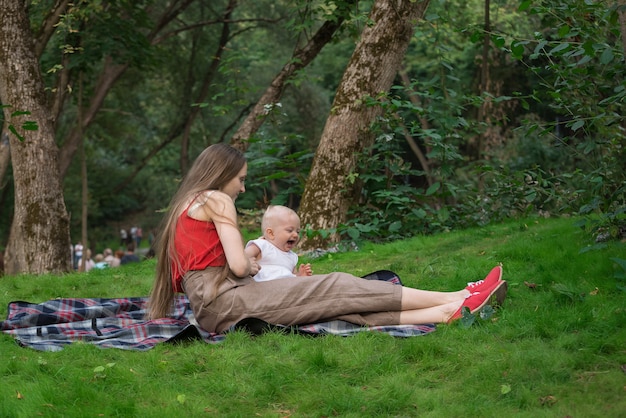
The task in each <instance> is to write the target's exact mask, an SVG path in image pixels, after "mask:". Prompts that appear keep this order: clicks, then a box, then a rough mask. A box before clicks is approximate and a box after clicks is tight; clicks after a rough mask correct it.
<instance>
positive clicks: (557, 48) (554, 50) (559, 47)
mask: <svg viewBox="0 0 626 418" xmlns="http://www.w3.org/2000/svg"><path fill="white" fill-rule="evenodd" d="M568 48H569V42H563V43H560V44H558V45H557V46H555V47H554V48H552V49H551V50H550V55H553V54H555V53H557V52H560V51H564V50H566V49H568Z"/></svg>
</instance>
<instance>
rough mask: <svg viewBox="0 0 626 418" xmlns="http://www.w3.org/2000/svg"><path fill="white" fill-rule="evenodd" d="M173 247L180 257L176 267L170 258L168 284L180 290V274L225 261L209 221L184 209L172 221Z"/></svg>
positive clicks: (218, 239) (217, 237) (213, 226)
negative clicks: (169, 282)
mask: <svg viewBox="0 0 626 418" xmlns="http://www.w3.org/2000/svg"><path fill="white" fill-rule="evenodd" d="M174 247H175V249H176V253H177V254H178V258H179V260H180V269H179V267H178V265H177V264H176V263H175V262H174V261H172V286H173V287H174V291H175V292H183V288H182V281H183V276H184V275H185V273H187V272H188V271H192V270H204V269H205V268H207V267H221V266H224V265H225V264H226V255H225V254H224V247H222V243H221V241H220V238H219V236H218V235H217V230H216V229H215V224H214V223H213V222H206V221H199V220H197V219H194V218H191V217H189V216H187V211H186V210H185V211H184V212H183V214H182V215H181V216H180V218H178V222H177V223H176V236H175V238H174Z"/></svg>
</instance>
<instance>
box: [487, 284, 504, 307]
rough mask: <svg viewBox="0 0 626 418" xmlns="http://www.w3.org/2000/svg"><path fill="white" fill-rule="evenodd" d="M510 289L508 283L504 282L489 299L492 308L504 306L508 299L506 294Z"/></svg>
mask: <svg viewBox="0 0 626 418" xmlns="http://www.w3.org/2000/svg"><path fill="white" fill-rule="evenodd" d="M508 288H509V285H508V283H507V282H506V281H505V280H502V285H501V286H499V287H498V288H497V289H496V290H495V291H494V292H493V293H492V294H491V297H490V298H489V301H490V304H491V306H493V307H494V308H496V307H498V306H502V305H503V304H504V299H506V292H507V290H508Z"/></svg>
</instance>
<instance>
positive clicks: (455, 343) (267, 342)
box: [0, 219, 626, 418]
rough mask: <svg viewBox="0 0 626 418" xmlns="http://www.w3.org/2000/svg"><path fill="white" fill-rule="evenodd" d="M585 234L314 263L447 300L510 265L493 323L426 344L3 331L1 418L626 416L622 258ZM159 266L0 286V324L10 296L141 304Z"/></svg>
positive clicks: (540, 233)
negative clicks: (119, 339)
mask: <svg viewBox="0 0 626 418" xmlns="http://www.w3.org/2000/svg"><path fill="white" fill-rule="evenodd" d="M588 239H589V238H588V236H587V235H585V234H584V233H583V232H582V231H581V230H580V229H577V228H575V227H574V226H573V220H572V219H559V220H554V219H550V220H545V219H539V220H535V219H527V220H523V221H510V222H507V223H504V224H501V225H491V226H488V227H484V228H480V229H472V230H468V231H460V232H451V233H447V234H440V235H436V236H431V237H417V238H414V239H410V240H405V241H401V242H395V243H390V244H385V245H374V244H364V245H362V247H361V248H360V251H358V252H350V253H341V254H331V255H327V256H324V257H322V258H320V259H316V260H311V262H312V263H313V266H314V271H315V272H317V273H323V272H329V271H332V270H341V271H347V272H350V273H353V274H356V275H362V274H365V273H368V272H371V271H373V270H378V269H390V270H394V271H396V272H397V273H398V274H399V275H400V277H402V279H403V281H404V282H405V283H406V284H408V285H411V286H417V287H421V288H426V289H438V290H452V289H458V288H461V287H463V286H464V285H465V284H466V282H467V281H473V280H477V279H480V278H482V277H483V276H484V275H485V274H486V273H487V272H488V271H489V270H490V269H491V267H493V266H494V265H496V264H499V263H502V264H503V266H504V278H505V279H506V280H508V281H509V295H508V298H507V301H506V303H505V306H504V307H503V308H502V309H500V310H499V311H497V313H496V314H495V316H494V317H492V318H491V319H490V320H483V321H478V322H477V323H475V324H474V325H473V326H472V327H470V328H463V327H462V326H461V325H460V324H459V323H456V324H452V325H440V326H439V327H438V329H437V331H436V332H434V333H432V334H429V335H426V336H423V337H415V338H409V339H398V338H392V337H389V336H387V335H378V334H370V333H361V334H359V335H357V336H354V337H349V338H342V337H335V336H328V337H321V338H310V337H304V336H296V335H279V334H271V333H270V334H267V335H264V336H261V337H256V338H254V337H251V336H249V335H247V334H244V333H233V334H230V335H228V337H227V338H226V340H225V341H224V342H223V343H220V344H215V345H209V344H205V343H199V342H196V343H190V344H186V345H180V346H171V345H159V346H157V347H156V348H154V349H153V350H150V351H148V352H132V351H123V350H117V349H99V348H96V347H94V346H91V345H86V344H73V345H71V346H69V347H67V348H65V349H64V350H63V351H60V352H56V353H42V352H38V351H34V350H31V349H26V348H20V347H18V346H17V344H15V342H14V341H13V339H12V338H11V337H10V336H8V335H4V334H3V335H0V359H1V361H0V399H1V400H2V401H1V403H0V416H2V417H34V416H47V417H60V416H63V417H91V416H93V417H98V416H103V417H114V416H123V417H161V416H236V417H248V416H269V417H285V416H294V417H298V416H312V417H325V416H342V417H380V416H420V417H478V416H480V417H501V416H504V417H508V416H515V417H533V418H534V417H565V416H572V417H619V416H624V413H625V412H624V411H626V374H625V371H624V369H625V367H626V366H625V365H626V303H625V301H626V293H625V292H623V291H622V290H620V289H619V288H618V285H622V286H623V285H624V284H625V283H624V282H623V281H619V280H618V279H616V277H615V275H616V274H617V273H620V268H619V266H617V264H616V263H614V262H612V261H611V258H620V259H624V258H626V252H625V251H624V244H623V243H612V244H609V245H608V246H607V247H606V248H604V249H601V250H594V251H588V252H583V253H581V252H580V250H581V248H584V247H585V246H587V245H588V244H589V242H588ZM302 261H306V260H302ZM153 272H154V261H146V262H143V263H141V264H139V265H129V266H124V267H122V268H120V269H117V270H109V271H92V272H89V273H83V274H79V273H76V274H69V275H66V276H62V277H59V276H40V277H34V276H25V277H3V278H0V317H2V318H4V317H5V316H6V306H7V303H8V302H10V301H12V300H28V301H31V302H42V301H44V300H47V299H49V298H55V297H123V296H143V295H147V294H148V292H149V289H150V286H151V282H152V276H153ZM531 286H533V287H531Z"/></svg>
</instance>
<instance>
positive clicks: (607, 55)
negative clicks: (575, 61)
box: [600, 48, 614, 65]
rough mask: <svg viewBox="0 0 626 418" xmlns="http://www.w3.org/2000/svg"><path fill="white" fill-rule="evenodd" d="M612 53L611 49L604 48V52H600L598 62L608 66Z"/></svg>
mask: <svg viewBox="0 0 626 418" xmlns="http://www.w3.org/2000/svg"><path fill="white" fill-rule="evenodd" d="M613 57H614V55H613V51H612V50H611V48H606V49H605V50H604V51H602V55H600V62H601V63H602V64H605V65H606V64H609V63H610V62H611V61H613Z"/></svg>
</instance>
